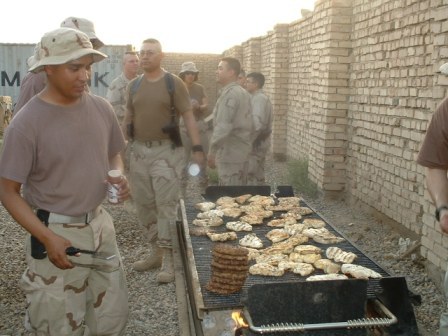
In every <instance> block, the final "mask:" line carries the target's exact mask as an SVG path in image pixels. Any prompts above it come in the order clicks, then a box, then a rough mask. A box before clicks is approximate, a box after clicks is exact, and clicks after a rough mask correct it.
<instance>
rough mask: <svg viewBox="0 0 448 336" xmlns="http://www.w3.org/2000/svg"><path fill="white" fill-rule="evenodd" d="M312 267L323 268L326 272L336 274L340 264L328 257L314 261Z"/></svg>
mask: <svg viewBox="0 0 448 336" xmlns="http://www.w3.org/2000/svg"><path fill="white" fill-rule="evenodd" d="M314 267H316V268H318V269H321V270H323V271H324V272H325V273H327V274H336V273H339V271H340V270H341V266H340V265H339V264H336V263H334V262H332V261H331V260H330V259H319V260H316V261H315V262H314Z"/></svg>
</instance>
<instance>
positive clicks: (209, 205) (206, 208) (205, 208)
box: [194, 202, 216, 211]
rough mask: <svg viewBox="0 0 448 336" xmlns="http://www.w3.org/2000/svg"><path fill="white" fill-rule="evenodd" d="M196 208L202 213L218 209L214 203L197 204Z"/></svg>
mask: <svg viewBox="0 0 448 336" xmlns="http://www.w3.org/2000/svg"><path fill="white" fill-rule="evenodd" d="M194 207H195V208H196V209H198V210H200V211H209V210H211V209H214V208H215V207H216V204H215V203H213V202H201V203H196V204H195V206H194Z"/></svg>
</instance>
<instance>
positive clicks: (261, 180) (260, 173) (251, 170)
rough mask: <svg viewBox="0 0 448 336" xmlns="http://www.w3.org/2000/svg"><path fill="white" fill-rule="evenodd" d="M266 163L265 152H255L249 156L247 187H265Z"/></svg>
mask: <svg viewBox="0 0 448 336" xmlns="http://www.w3.org/2000/svg"><path fill="white" fill-rule="evenodd" d="M265 162H266V151H265V150H253V151H252V153H250V155H249V166H248V172H247V185H264V184H265V173H264V166H265Z"/></svg>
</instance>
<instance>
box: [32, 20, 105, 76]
mask: <svg viewBox="0 0 448 336" xmlns="http://www.w3.org/2000/svg"><path fill="white" fill-rule="evenodd" d="M89 54H91V55H92V56H93V61H94V62H99V61H101V60H103V59H105V58H106V57H107V55H106V54H103V53H102V52H100V51H97V50H95V49H93V46H92V43H91V42H90V40H89V37H88V36H87V35H86V34H84V33H83V32H82V31H80V30H76V29H71V28H59V29H56V30H53V31H51V32H48V33H46V34H45V35H44V36H43V37H42V40H41V41H40V48H39V50H38V52H37V53H35V55H36V57H37V58H38V60H37V62H35V63H34V64H33V65H32V66H31V67H30V69H29V71H32V72H35V73H37V72H39V71H42V70H43V68H44V66H45V65H59V64H65V63H68V62H70V61H73V60H76V59H78V58H81V57H83V56H86V55H89Z"/></svg>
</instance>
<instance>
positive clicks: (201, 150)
mask: <svg viewBox="0 0 448 336" xmlns="http://www.w3.org/2000/svg"><path fill="white" fill-rule="evenodd" d="M191 150H192V152H193V153H195V152H203V151H204V148H202V145H194V146H193V147H192V148H191ZM447 209H448V208H447Z"/></svg>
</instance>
